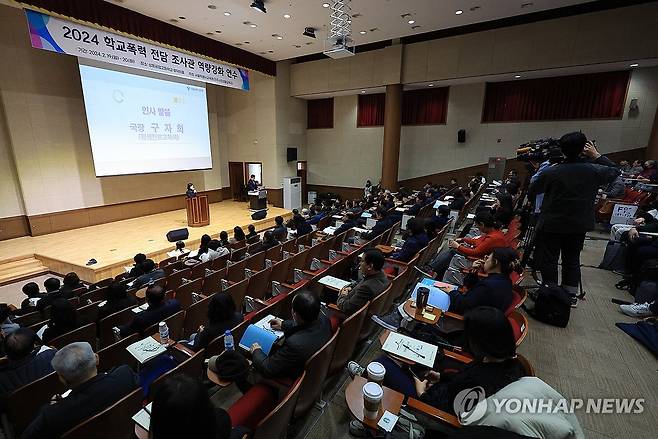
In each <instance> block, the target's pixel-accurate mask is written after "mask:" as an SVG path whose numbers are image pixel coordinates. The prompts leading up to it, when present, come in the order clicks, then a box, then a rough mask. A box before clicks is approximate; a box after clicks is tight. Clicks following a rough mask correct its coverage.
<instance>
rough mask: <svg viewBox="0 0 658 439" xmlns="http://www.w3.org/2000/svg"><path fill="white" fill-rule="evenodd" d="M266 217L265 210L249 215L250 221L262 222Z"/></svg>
mask: <svg viewBox="0 0 658 439" xmlns="http://www.w3.org/2000/svg"><path fill="white" fill-rule="evenodd" d="M266 216H267V210H265V209H263V210H258V211H256V212H254V213H252V214H251V219H252V220H262V219H263V218H265V217H266Z"/></svg>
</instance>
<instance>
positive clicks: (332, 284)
mask: <svg viewBox="0 0 658 439" xmlns="http://www.w3.org/2000/svg"><path fill="white" fill-rule="evenodd" d="M318 282H320V283H321V284H322V285H324V286H327V287H329V288H333V289H336V290H342V289H343V288H344V287H346V286H348V285H350V284H351V283H352V282H349V281H346V280H343V279H339V278H337V277H333V276H323V277H322V278H320V280H319V281H318Z"/></svg>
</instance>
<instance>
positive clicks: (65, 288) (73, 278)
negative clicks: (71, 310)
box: [59, 272, 84, 299]
mask: <svg viewBox="0 0 658 439" xmlns="http://www.w3.org/2000/svg"><path fill="white" fill-rule="evenodd" d="M83 287H84V285H83V283H82V282H80V278H79V277H78V274H77V273H74V272H70V273H67V274H66V276H64V280H63V281H62V287H61V288H60V289H59V291H60V292H61V293H62V297H64V298H65V299H70V298H71V297H73V296H74V294H73V290H77V289H78V288H83Z"/></svg>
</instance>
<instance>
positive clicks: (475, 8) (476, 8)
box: [469, 6, 480, 12]
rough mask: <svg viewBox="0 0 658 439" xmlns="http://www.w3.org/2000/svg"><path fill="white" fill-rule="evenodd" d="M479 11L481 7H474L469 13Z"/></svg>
mask: <svg viewBox="0 0 658 439" xmlns="http://www.w3.org/2000/svg"><path fill="white" fill-rule="evenodd" d="M478 9H480V7H479V6H473V7H472V8H470V9H469V11H471V12H473V11H477V10H478Z"/></svg>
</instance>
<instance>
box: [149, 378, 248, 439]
mask: <svg viewBox="0 0 658 439" xmlns="http://www.w3.org/2000/svg"><path fill="white" fill-rule="evenodd" d="M149 433H150V436H149V437H150V438H151V439H179V438H185V437H189V438H197V439H228V438H229V437H232V436H231V418H230V417H229V415H228V413H227V412H226V411H225V410H224V409H222V408H219V407H215V406H214V405H213V403H212V402H211V401H210V397H209V396H208V392H207V391H206V388H205V386H204V385H203V384H202V383H201V382H200V381H199V380H196V379H194V378H192V377H190V376H188V375H174V376H172V377H171V378H167V379H166V380H165V382H164V383H163V384H162V385H161V386H160V387H159V388H158V390H157V391H156V392H155V396H154V397H153V410H152V411H151V423H150V428H149ZM238 437H241V435H240V436H238Z"/></svg>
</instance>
